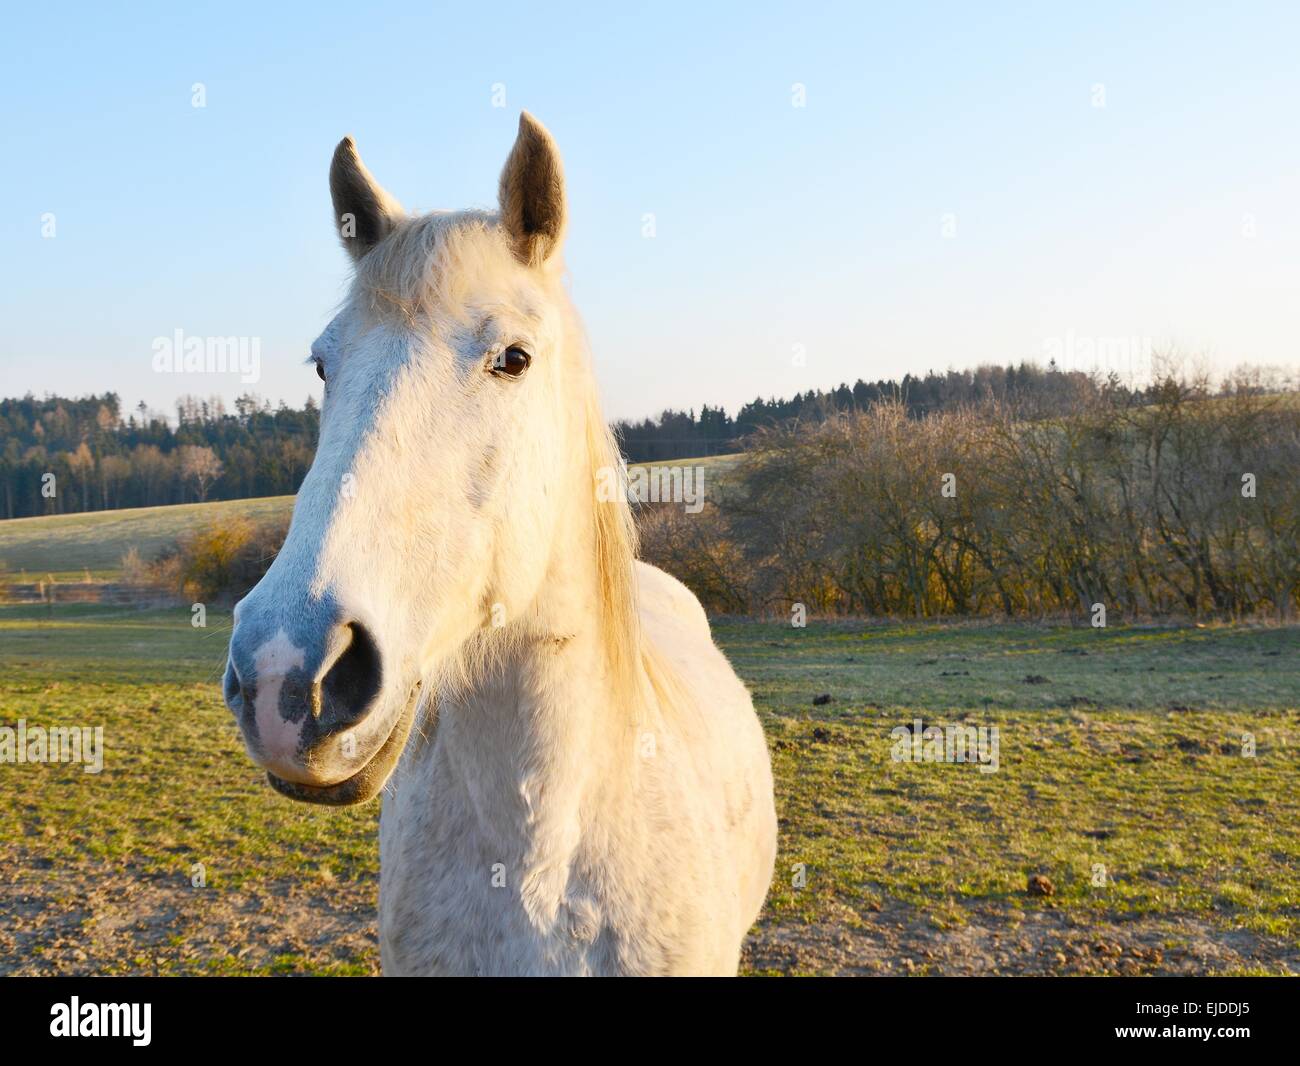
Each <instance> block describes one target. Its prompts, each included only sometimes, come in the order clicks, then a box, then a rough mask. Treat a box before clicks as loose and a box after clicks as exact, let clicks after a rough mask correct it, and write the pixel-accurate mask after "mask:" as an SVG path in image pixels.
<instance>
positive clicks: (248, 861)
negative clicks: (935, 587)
mask: <svg viewBox="0 0 1300 1066" xmlns="http://www.w3.org/2000/svg"><path fill="white" fill-rule="evenodd" d="M208 623H209V626H208V628H207V629H193V628H191V626H190V615H189V612H188V611H187V610H180V609H178V610H174V611H149V612H139V611H122V610H115V609H113V608H106V607H100V606H91V605H87V606H76V605H67V606H63V607H59V608H57V609H56V612H55V615H54V617H53V619H50V618H48V617H47V616H46V615H45V614H44V611H43V609H31V608H16V607H8V608H0V721H3V723H4V724H8V725H14V724H16V720H17V719H19V718H25V719H26V721H27V722H28V723H29V724H32V725H35V724H39V725H58V724H68V725H71V724H76V725H91V726H93V725H103V726H104V732H105V746H106V756H105V765H104V769H103V772H102V773H100V774H97V775H92V774H86V773H84V772H82V770H81V768H79V767H77V766H73V765H36V766H30V765H23V766H18V765H0V969H3V970H4V971H7V972H13V973H87V972H89V973H140V972H144V973H217V974H231V973H233V974H271V973H362V974H365V973H373V972H375V971H376V970H377V968H378V950H377V945H376V933H375V907H376V889H377V882H376V875H377V852H376V822H377V816H378V806H377V805H370V806H367V807H364V808H360V809H356V808H353V809H347V810H342V811H334V810H328V809H319V808H310V807H305V806H301V805H296V804H292V803H290V802H289V801H287V800H283V799H281V798H279V797H278V796H276V795H275V794H273V793H272V792H271V791H270V789H269V788H268V787H267V786H266V785H265V784H264V782H263V779H262V776H261V774H260V773H259V772H258V771H257V770H256V769H255V768H254V767H253V766H252V764H251V763H250V762H249V761H248V760H247V758H246V757H245V756H244V754H243V752H242V749H241V747H240V744H239V741H238V739H237V734H236V730H235V726H234V723H233V721H232V720H231V718H230V716H229V714H228V713H227V712H226V710H225V709H224V707H223V706H222V704H221V699H220V696H219V694H218V689H217V681H218V677H219V674H220V670H221V665H222V661H223V657H224V650H225V649H224V642H225V638H226V632H225V630H226V628H227V627H228V624H229V620H228V617H226V616H221V615H219V614H217V613H216V612H212V613H210V614H209V617H208ZM716 635H717V638H718V641H719V643H720V644H721V645H722V647H723V648H724V649H725V650H726V651H727V652H728V654H729V655H730V656H731V658H732V661H733V662H734V663H735V665H736V667H737V669H738V670H739V672H740V674H741V676H742V677H743V678H744V679H745V680H746V682H747V683H748V684H749V685H750V687H751V689H752V690H753V692H754V694H755V702H756V704H757V707H758V709H759V713H760V715H761V717H762V720H763V724H764V727H765V729H766V730H767V733H768V737H769V742H770V746H771V750H772V757H773V765H774V769H775V771H776V779H777V804H778V813H779V815H780V820H781V850H780V856H779V859H778V865H777V873H776V877H775V879H774V882H773V887H772V891H771V895H770V897H769V901H768V904H767V906H766V908H765V910H764V913H763V916H762V918H761V920H760V922H759V924H758V926H757V927H756V929H755V930H754V934H753V936H752V937H751V938H750V941H749V943H748V945H747V947H746V952H745V958H744V968H745V971H746V972H749V973H757V974H775V973H801V974H802V973H865V974H872V973H916V974H924V973H955V974H962V973H981V972H998V973H1049V974H1073V973H1086V974H1102V973H1105V974H1109V973H1186V972H1198V973H1199V972H1214V973H1294V972H1300V809H1298V808H1300V789H1298V788H1297V785H1298V784H1300V711H1297V705H1298V703H1300V629H1297V628H1246V627H1224V628H1207V629H1186V628H1141V629H1137V628H1135V629H1108V630H1092V629H1087V628H1078V629H1072V628H1038V627H1027V626H974V625H972V626H907V625H890V626H869V625H863V624H856V625H852V624H819V623H817V622H812V623H810V625H809V626H808V628H807V629H802V630H796V629H791V628H789V627H788V626H783V625H776V624H760V623H739V622H737V623H723V624H720V625H719V626H718V627H717V629H716ZM824 695H825V696H829V697H831V698H830V699H829V700H828V701H825V702H823V703H821V704H820V705H814V704H813V700H814V698H816V697H821V696H824ZM915 717H921V718H923V719H924V721H925V722H926V723H927V724H945V723H950V722H955V721H958V720H963V719H964V720H965V721H966V722H967V723H969V724H975V725H989V726H992V725H996V726H997V727H998V729H999V736H1000V754H999V768H998V770H997V772H996V773H982V772H980V769H979V768H978V767H976V766H973V765H970V764H955V765H954V764H933V763H903V762H895V761H892V760H891V747H892V746H893V743H894V741H893V740H892V739H891V737H890V730H891V729H894V728H895V727H897V726H900V725H903V724H906V723H908V722H910V721H912V720H913V719H914V718H915ZM1243 734H1250V735H1251V736H1252V737H1253V738H1254V741H1255V745H1256V750H1255V754H1254V755H1253V756H1248V755H1244V754H1243V749H1242V739H1243ZM199 864H201V865H202V871H201V873H202V877H201V878H200V877H199V874H200V870H199ZM1099 868H1100V869H1101V872H1102V874H1103V876H1102V878H1101V882H1100V883H1096V882H1097V875H1098V869H1099ZM800 871H802V874H801V873H800ZM1031 875H1041V876H1043V877H1046V878H1047V879H1049V880H1050V882H1051V884H1052V886H1053V892H1052V894H1051V895H1031V894H1029V893H1028V892H1027V883H1028V878H1029V877H1030V876H1031ZM200 879H201V880H202V881H203V882H204V883H203V885H202V887H196V885H195V883H194V882H195V881H196V880H200Z"/></svg>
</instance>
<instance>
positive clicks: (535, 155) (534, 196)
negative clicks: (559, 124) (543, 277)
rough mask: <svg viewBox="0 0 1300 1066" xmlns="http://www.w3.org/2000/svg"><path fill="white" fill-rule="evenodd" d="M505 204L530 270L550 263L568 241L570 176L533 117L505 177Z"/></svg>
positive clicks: (524, 124)
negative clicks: (566, 193) (567, 180)
mask: <svg viewBox="0 0 1300 1066" xmlns="http://www.w3.org/2000/svg"><path fill="white" fill-rule="evenodd" d="M499 199H500V203H501V221H502V223H503V224H504V226H505V229H506V233H507V234H509V236H510V243H511V245H512V246H513V248H514V252H515V255H516V257H518V259H519V260H520V261H521V262H523V263H526V264H528V265H529V266H540V265H541V264H542V263H544V262H546V260H547V259H549V258H550V257H551V256H552V255H553V254H554V253H555V252H556V250H558V248H559V247H560V241H561V239H562V237H563V235H564V171H563V169H562V167H561V165H560V153H559V150H558V149H557V148H556V147H555V141H553V140H552V139H551V135H550V134H549V133H548V132H547V131H546V127H545V126H543V125H542V124H541V123H540V122H538V121H537V119H535V118H533V116H532V115H530V114H529V113H528V112H527V111H525V112H523V113H522V114H521V115H520V116H519V135H518V136H517V137H516V138H515V146H514V148H512V149H511V150H510V158H509V159H507V160H506V165H505V169H504V170H502V171H501V187H500V192H499Z"/></svg>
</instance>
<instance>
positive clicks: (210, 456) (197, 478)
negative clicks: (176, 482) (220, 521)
mask: <svg viewBox="0 0 1300 1066" xmlns="http://www.w3.org/2000/svg"><path fill="white" fill-rule="evenodd" d="M180 457H181V479H182V480H183V481H186V482H188V483H190V484H192V485H193V486H194V490H195V492H197V493H198V497H199V502H200V503H202V502H203V501H205V500H206V499H207V498H208V489H210V488H211V487H212V483H213V482H214V481H216V480H217V478H219V477H220V476H221V471H222V469H223V468H222V465H221V460H220V459H218V458H217V453H216V452H214V451H213V450H212V449H211V448H207V447H201V446H199V445H194V444H186V445H184V446H182V447H181V448H180Z"/></svg>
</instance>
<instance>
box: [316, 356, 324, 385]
mask: <svg viewBox="0 0 1300 1066" xmlns="http://www.w3.org/2000/svg"><path fill="white" fill-rule="evenodd" d="M316 376H317V377H318V378H320V379H321V381H324V380H325V364H324V363H322V362H321V361H320V360H319V359H317V360H316Z"/></svg>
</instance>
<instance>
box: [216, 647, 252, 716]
mask: <svg viewBox="0 0 1300 1066" xmlns="http://www.w3.org/2000/svg"><path fill="white" fill-rule="evenodd" d="M221 694H222V695H223V696H224V697H225V699H226V706H227V707H230V709H231V710H234V709H235V706H234V704H235V701H236V700H240V699H245V698H246V697H245V693H244V685H243V682H241V681H240V680H239V671H238V670H236V669H235V660H234V659H227V660H226V673H225V676H224V677H223V678H222V679H221Z"/></svg>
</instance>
